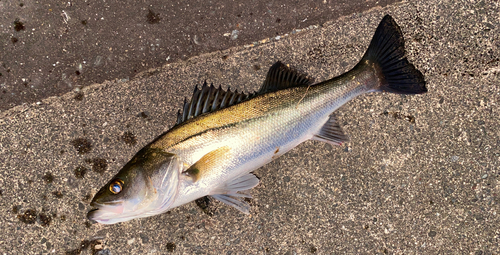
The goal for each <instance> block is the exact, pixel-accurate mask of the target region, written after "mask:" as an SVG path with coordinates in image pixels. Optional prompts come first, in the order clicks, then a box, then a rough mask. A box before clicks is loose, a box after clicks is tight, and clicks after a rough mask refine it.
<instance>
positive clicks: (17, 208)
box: [12, 205, 21, 214]
mask: <svg viewBox="0 0 500 255" xmlns="http://www.w3.org/2000/svg"><path fill="white" fill-rule="evenodd" d="M20 209H21V206H20V205H14V206H12V213H14V214H17V213H18V212H19V210H20Z"/></svg>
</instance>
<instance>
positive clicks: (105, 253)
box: [94, 249, 111, 255]
mask: <svg viewBox="0 0 500 255" xmlns="http://www.w3.org/2000/svg"><path fill="white" fill-rule="evenodd" d="M94 255H111V251H110V250H109V249H104V250H100V251H97V252H96V253H94Z"/></svg>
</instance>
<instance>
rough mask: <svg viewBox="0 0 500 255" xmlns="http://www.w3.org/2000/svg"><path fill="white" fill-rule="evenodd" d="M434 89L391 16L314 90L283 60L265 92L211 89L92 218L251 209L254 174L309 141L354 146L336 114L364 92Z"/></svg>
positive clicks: (146, 151)
mask: <svg viewBox="0 0 500 255" xmlns="http://www.w3.org/2000/svg"><path fill="white" fill-rule="evenodd" d="M379 91H385V92H390V93H398V94H421V93H425V92H427V88H426V87H425V80H424V77H423V75H422V73H421V72H419V71H418V70H417V69H416V68H415V67H414V66H413V65H412V64H411V63H409V62H408V60H407V58H406V57H405V50H404V38H403V34H402V32H401V29H400V28H399V26H398V25H397V24H396V22H395V21H394V20H393V19H392V18H391V17H390V16H388V15H387V16H385V17H384V18H383V19H382V21H381V22H380V24H379V26H378V27H377V29H376V31H375V35H374V36H373V39H372V41H371V43H370V45H369V47H368V50H367V51H366V53H365V55H364V56H363V58H362V59H361V61H360V62H359V63H358V64H357V65H356V66H355V67H354V68H353V69H352V70H350V71H349V72H347V73H344V74H342V75H340V76H338V77H335V78H333V79H330V80H327V81H323V82H320V83H317V84H313V82H312V80H311V79H310V78H308V77H307V76H306V75H305V74H302V73H299V72H298V71H296V70H294V69H292V68H290V67H288V66H287V65H285V64H282V63H281V62H277V63H276V64H274V65H273V66H272V67H271V68H270V69H269V72H268V74H267V77H266V80H265V81H264V83H263V85H262V87H261V88H260V90H259V91H257V92H255V93H252V94H244V93H238V92H237V91H236V92H232V91H231V90H229V89H228V90H224V89H222V88H221V87H219V88H216V87H214V86H213V85H211V86H208V85H207V84H206V83H205V84H204V85H203V87H202V88H201V89H198V88H196V89H195V91H194V93H193V96H192V98H191V100H190V101H188V102H186V101H185V103H184V107H183V110H182V113H181V112H180V111H179V113H178V117H177V123H176V125H175V126H174V127H173V128H171V129H170V130H168V131H167V132H165V133H164V134H162V135H161V136H159V137H158V138H156V139H155V140H154V141H153V142H151V143H150V144H148V145H147V146H146V147H144V148H143V149H141V150H140V151H139V152H137V154H136V155H135V156H134V157H133V158H132V159H131V160H130V162H128V163H127V164H126V165H125V166H124V167H123V168H122V169H121V170H120V172H118V174H117V175H116V176H115V177H114V178H113V179H111V181H109V182H108V183H107V184H106V185H105V186H104V187H102V188H101V189H100V190H99V192H97V194H96V195H95V196H94V198H93V199H92V203H91V205H92V206H93V207H95V209H93V210H91V211H90V212H89V213H88V215H87V216H88V218H89V219H90V220H94V221H97V222H99V223H104V224H113V223H117V222H123V221H128V220H131V219H135V218H142V217H148V216H152V215H157V214H161V213H163V212H166V211H168V210H170V209H172V208H175V207H178V206H181V205H183V204H186V203H188V202H191V201H193V200H196V199H198V198H201V197H204V196H211V197H213V198H215V199H217V200H219V201H221V202H223V203H225V204H228V205H230V206H233V207H235V208H236V209H238V210H240V211H242V212H244V213H249V210H250V209H251V208H250V205H249V204H247V203H246V202H245V201H244V199H243V198H249V197H251V195H250V193H249V190H250V189H252V188H253V187H255V186H257V185H258V184H259V179H258V178H257V177H256V176H255V175H254V174H253V173H252V171H254V170H256V169H257V168H259V167H261V166H263V165H265V164H267V163H269V162H270V161H272V160H274V159H275V158H277V157H278V156H280V155H282V154H284V153H286V152H287V151H289V150H291V149H292V148H294V147H295V146H297V145H299V144H300V143H302V142H304V141H306V140H309V139H313V140H319V141H323V142H326V143H330V144H333V145H340V144H342V143H343V142H345V141H347V139H348V138H347V136H346V135H345V134H344V132H343V131H342V128H341V127H340V125H339V123H338V122H337V120H336V119H335V117H334V115H332V113H333V112H334V111H335V110H337V109H338V108H339V107H340V106H342V105H343V104H345V103H347V102H348V101H349V100H351V99H353V98H355V97H356V96H358V95H361V94H364V93H367V92H379Z"/></svg>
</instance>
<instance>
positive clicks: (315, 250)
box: [309, 245, 318, 253]
mask: <svg viewBox="0 0 500 255" xmlns="http://www.w3.org/2000/svg"><path fill="white" fill-rule="evenodd" d="M317 251H318V249H317V248H316V247H314V246H312V245H311V247H310V248H309V252H310V253H316V252H317Z"/></svg>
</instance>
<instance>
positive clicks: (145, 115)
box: [139, 112, 149, 119]
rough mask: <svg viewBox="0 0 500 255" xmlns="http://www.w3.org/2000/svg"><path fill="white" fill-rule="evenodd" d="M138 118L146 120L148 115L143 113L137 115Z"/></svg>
mask: <svg viewBox="0 0 500 255" xmlns="http://www.w3.org/2000/svg"><path fill="white" fill-rule="evenodd" d="M139 116H140V117H142V118H144V119H145V118H147V117H149V115H148V114H147V113H145V112H141V113H139Z"/></svg>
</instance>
